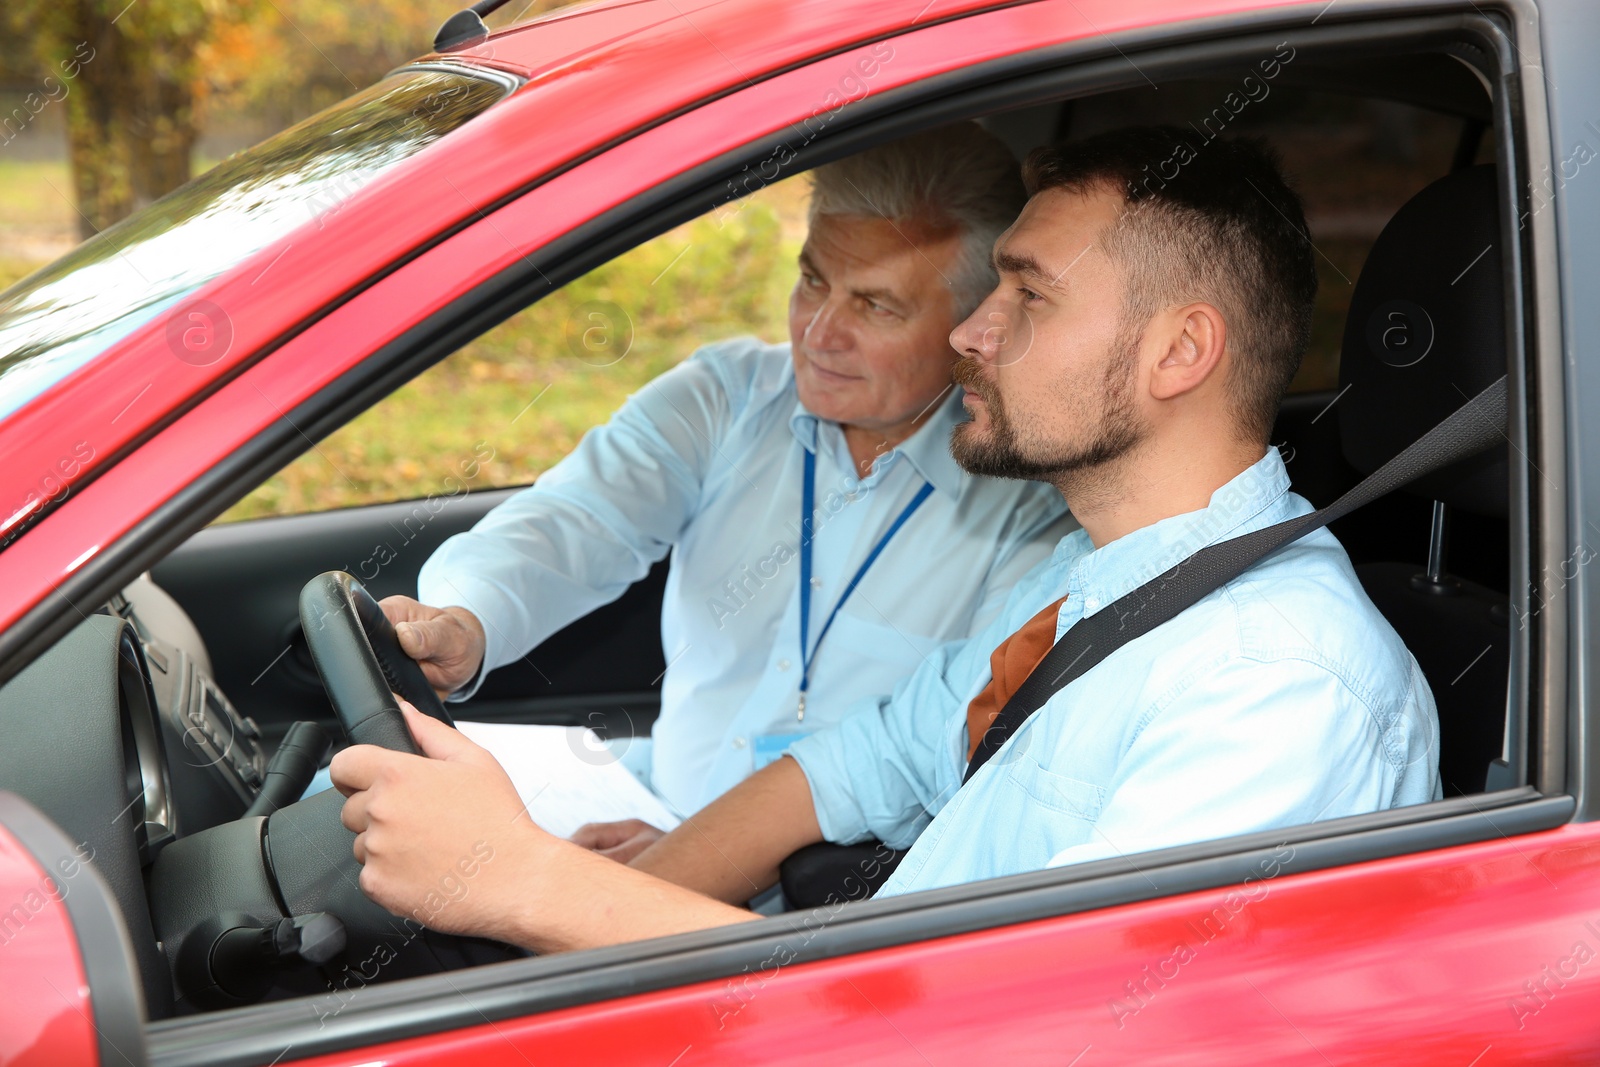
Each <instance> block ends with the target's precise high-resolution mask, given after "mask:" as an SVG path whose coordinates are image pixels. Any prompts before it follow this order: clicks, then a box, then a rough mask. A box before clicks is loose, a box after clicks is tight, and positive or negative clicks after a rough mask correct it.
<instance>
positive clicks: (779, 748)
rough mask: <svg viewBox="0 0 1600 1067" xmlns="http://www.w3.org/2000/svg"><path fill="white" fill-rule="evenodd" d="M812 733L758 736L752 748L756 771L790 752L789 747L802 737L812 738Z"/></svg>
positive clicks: (808, 731)
mask: <svg viewBox="0 0 1600 1067" xmlns="http://www.w3.org/2000/svg"><path fill="white" fill-rule="evenodd" d="M811 733H812V731H810V730H799V731H797V732H795V733H787V734H757V735H756V739H755V744H754V745H753V746H752V748H753V752H752V755H753V756H754V758H755V763H756V770H758V771H759V770H760V769H761V768H763V767H765V766H766V765H767V764H769V763H771V762H773V761H774V760H776V759H777V758H778V757H779V756H781V755H783V754H784V753H785V752H787V751H789V746H790V745H792V744H794V743H795V742H796V741H798V740H800V739H801V738H802V737H810V736H811Z"/></svg>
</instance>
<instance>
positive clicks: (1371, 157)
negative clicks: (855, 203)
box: [1071, 68, 1494, 393]
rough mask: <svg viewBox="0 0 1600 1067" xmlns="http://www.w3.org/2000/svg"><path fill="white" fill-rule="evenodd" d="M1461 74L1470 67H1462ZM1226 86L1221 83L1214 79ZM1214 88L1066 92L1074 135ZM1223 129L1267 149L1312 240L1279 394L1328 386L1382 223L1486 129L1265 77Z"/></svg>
mask: <svg viewBox="0 0 1600 1067" xmlns="http://www.w3.org/2000/svg"><path fill="white" fill-rule="evenodd" d="M1457 73H1459V74H1460V75H1461V76H1462V77H1470V75H1467V74H1466V73H1465V68H1463V69H1462V70H1461V71H1460V72H1457ZM1224 88H1226V86H1224ZM1218 98H1219V89H1218V83H1216V82H1211V81H1199V80H1196V81H1178V82H1169V83H1167V84H1164V85H1162V87H1161V91H1160V92H1159V93H1152V92H1151V91H1150V90H1149V89H1148V88H1144V89H1129V90H1125V91H1122V92H1115V93H1106V94H1104V95H1102V96H1097V97H1093V98H1090V99H1088V100H1082V101H1078V102H1077V104H1076V105H1075V108H1074V110H1073V112H1072V116H1071V132H1072V135H1073V136H1074V137H1080V136H1087V135H1088V134H1090V133H1093V132H1096V131H1098V130H1100V129H1111V128H1113V127H1116V126H1122V125H1127V124H1130V123H1133V122H1170V123H1174V124H1176V125H1179V126H1182V125H1183V124H1184V123H1185V122H1187V121H1191V120H1192V119H1193V117H1194V116H1195V115H1197V114H1205V112H1206V108H1207V107H1208V106H1209V105H1210V104H1211V103H1212V102H1214V101H1215V100H1216V99H1218ZM1230 118H1231V121H1230V123H1229V130H1230V131H1231V134H1232V135H1235V136H1249V137H1259V138H1262V139H1264V140H1266V141H1267V143H1268V144H1270V145H1271V146H1272V148H1273V149H1274V150H1275V151H1276V152H1277V153H1278V154H1279V156H1280V157H1281V158H1282V160H1283V165H1284V169H1285V171H1286V172H1287V174H1288V175H1289V178H1290V180H1291V182H1293V184H1294V186H1295V189H1296V191H1297V192H1299V193H1300V195H1301V197H1302V198H1303V199H1304V201H1305V208H1306V225H1307V227H1308V228H1309V229H1310V231H1311V240H1312V243H1313V245H1314V247H1315V250H1316V261H1317V278H1318V283H1319V284H1318V286H1317V303H1316V309H1315V311H1314V313H1313V317H1312V322H1311V340H1310V344H1309V345H1308V346H1307V349H1306V355H1305V359H1304V361H1303V362H1302V363H1301V365H1300V372H1299V374H1297V375H1296V376H1295V379H1294V381H1293V383H1292V384H1291V385H1290V386H1289V392H1290V393H1308V392H1318V391H1322V390H1331V389H1337V388H1338V387H1339V349H1340V347H1341V346H1342V344H1343V341H1344V324H1345V314H1346V312H1348V311H1349V309H1350V295H1351V293H1352V292H1354V290H1355V280H1356V279H1357V278H1358V277H1360V275H1361V267H1362V264H1364V263H1365V262H1366V260H1367V253H1368V252H1370V251H1371V250H1372V245H1373V242H1374V241H1376V240H1377V239H1378V234H1379V233H1380V232H1382V230H1383V227H1384V224H1385V223H1387V222H1388V221H1389V219H1390V218H1391V217H1392V216H1393V215H1394V213H1395V212H1396V211H1398V210H1399V209H1400V207H1401V205H1403V204H1404V203H1405V202H1406V201H1408V200H1410V199H1411V198H1412V197H1413V196H1415V195H1416V194H1417V193H1418V192H1420V191H1421V190H1422V189H1423V188H1424V187H1425V186H1427V185H1428V184H1429V183H1430V182H1432V181H1434V180H1435V179H1436V178H1438V177H1440V176H1441V175H1443V174H1446V173H1448V172H1449V171H1450V170H1451V169H1453V168H1452V161H1453V160H1454V159H1455V156H1456V153H1457V152H1458V151H1460V150H1461V146H1462V144H1463V139H1464V137H1473V138H1475V139H1476V141H1477V144H1476V150H1475V151H1474V150H1473V147H1472V145H1470V144H1469V146H1468V151H1469V152H1471V153H1472V158H1473V159H1474V160H1475V161H1476V162H1480V163H1484V162H1490V161H1492V160H1493V158H1494V156H1493V151H1492V149H1493V138H1491V137H1488V136H1481V138H1480V137H1478V135H1479V134H1481V132H1482V130H1481V128H1476V129H1475V130H1473V131H1467V130H1464V125H1465V124H1466V123H1465V120H1463V119H1462V118H1461V117H1459V116H1456V115H1451V114H1446V113H1443V112H1440V111H1434V110H1429V109H1426V108H1422V107H1415V106H1412V105H1410V104H1405V103H1400V102H1398V101H1393V100H1363V99H1359V98H1357V97H1354V96H1350V95H1348V94H1345V93H1333V92H1322V91H1317V90H1313V89H1307V88H1304V87H1301V86H1293V85H1281V84H1280V85H1276V86H1273V87H1271V89H1270V92H1268V93H1267V94H1266V95H1264V96H1263V97H1262V98H1261V99H1260V100H1259V101H1255V100H1253V101H1251V103H1250V104H1249V105H1248V106H1247V107H1245V108H1244V109H1243V111H1242V112H1241V113H1240V114H1239V115H1237V116H1236V117H1234V116H1230Z"/></svg>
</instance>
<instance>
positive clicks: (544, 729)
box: [456, 720, 679, 837]
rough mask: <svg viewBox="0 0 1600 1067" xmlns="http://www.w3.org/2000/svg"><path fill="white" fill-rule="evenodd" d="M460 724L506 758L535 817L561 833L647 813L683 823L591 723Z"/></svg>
mask: <svg viewBox="0 0 1600 1067" xmlns="http://www.w3.org/2000/svg"><path fill="white" fill-rule="evenodd" d="M456 726H457V727H459V728H460V730H461V732H462V733H463V734H465V735H466V736H467V737H468V738H469V739H470V740H472V741H475V742H477V743H478V744H480V745H482V746H483V747H484V748H486V749H488V750H489V752H490V754H491V755H493V756H494V758H495V759H496V760H498V761H499V762H500V766H502V767H504V768H505V770H506V774H508V775H509V776H510V777H511V782H512V784H513V785H515V786H516V787H517V794H518V795H519V796H521V797H522V802H523V803H524V804H526V805H527V806H528V814H529V815H530V816H532V817H533V821H534V822H536V823H538V824H539V825H540V826H541V827H543V828H544V829H545V830H546V831H547V832H549V833H552V834H555V835H556V836H557V837H571V836H572V834H573V833H574V832H575V831H576V830H577V829H578V827H580V826H582V825H583V824H584V823H586V822H615V821H617V820H619V819H642V820H644V821H645V822H647V823H649V824H650V825H651V826H654V827H655V828H656V829H658V830H671V829H672V828H673V827H675V826H677V825H678V822H679V820H678V818H677V816H675V815H673V814H672V812H670V811H668V810H667V807H666V805H665V804H663V803H662V802H661V799H660V798H659V797H657V796H656V795H655V794H654V793H652V792H650V790H648V789H646V788H645V787H644V785H643V783H641V782H640V781H639V779H637V778H635V777H634V776H633V772H631V771H629V770H628V769H627V768H626V767H624V766H623V765H622V764H621V762H619V761H618V759H617V757H616V755H615V754H614V753H612V751H611V750H610V749H609V748H607V747H606V743H605V742H604V741H602V740H600V737H599V735H598V734H596V733H595V732H594V731H593V730H591V729H589V728H588V727H587V726H539V725H531V724H527V723H498V722H461V721H459V720H458V721H457V722H456Z"/></svg>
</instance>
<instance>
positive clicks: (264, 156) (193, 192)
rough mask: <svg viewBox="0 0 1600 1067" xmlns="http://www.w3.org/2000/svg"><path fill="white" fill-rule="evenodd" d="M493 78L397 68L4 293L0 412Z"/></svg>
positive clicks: (491, 94) (401, 153)
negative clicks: (391, 73) (394, 72)
mask: <svg viewBox="0 0 1600 1067" xmlns="http://www.w3.org/2000/svg"><path fill="white" fill-rule="evenodd" d="M504 93H505V87H504V86H503V85H501V84H498V83H495V82H491V81H487V80H484V79H480V78H476V77H472V76H468V75H462V74H456V73H452V72H447V71H439V70H414V71H403V72H401V73H398V74H395V75H391V76H390V77H388V78H386V79H384V80H383V81H381V82H379V83H378V84H376V85H374V86H372V87H370V88H368V89H366V90H363V91H362V92H360V93H357V94H356V95H355V96H352V97H350V98H349V99H347V100H345V101H343V102H341V103H339V104H336V105H335V106H333V107H332V108H329V109H328V110H327V111H324V112H322V113H320V114H318V115H315V116H313V117H311V118H309V119H307V120H306V121H304V122H302V123H300V124H298V125H296V126H292V127H290V128H289V129H287V130H285V131H283V132H282V133H280V134H278V135H277V136H275V137H273V138H271V139H269V140H267V141H264V142H262V143H261V144H259V145H257V146H256V147H254V148H251V149H248V150H246V151H244V152H241V153H238V154H236V155H233V156H231V157H229V158H228V159H226V160H224V161H223V162H222V163H219V164H218V165H217V166H216V167H214V168H212V169H211V170H209V171H207V172H206V173H204V174H202V175H200V176H199V177H197V178H195V179H194V180H193V181H191V182H189V183H188V184H187V185H184V186H183V187H182V188H180V189H177V190H175V191H174V192H172V193H170V194H169V195H167V196H165V197H163V198H161V199H160V200H158V201H156V202H155V203H154V204H151V205H150V206H149V207H147V208H145V209H144V210H142V211H140V212H138V213H136V214H134V215H132V216H130V217H128V218H126V219H124V220H122V221H121V222H119V223H117V224H116V225H115V226H111V227H109V228H107V229H105V230H103V231H102V232H100V233H99V234H96V235H95V236H94V237H92V238H90V239H89V240H88V241H85V242H84V243H83V244H82V245H79V246H78V247H77V248H76V249H74V250H73V251H72V252H70V253H68V254H67V255H66V256H64V257H63V258H61V259H59V260H57V261H56V262H55V263H53V264H51V265H50V266H48V267H45V268H44V269H43V270H40V271H37V272H35V273H34V274H32V275H29V276H28V277H27V278H24V279H23V280H22V281H20V282H18V283H17V284H16V285H14V286H12V287H11V288H10V289H8V290H6V291H5V292H3V293H0V419H3V418H5V417H7V416H9V415H10V414H11V413H12V412H14V411H16V410H17V409H18V408H20V407H22V405H24V404H26V403H27V402H28V401H29V400H31V399H33V398H34V397H35V396H38V395H39V394H40V393H41V392H43V391H44V390H45V389H46V388H48V387H49V386H50V385H52V384H54V383H55V382H57V381H60V380H61V379H62V378H63V377H65V376H66V375H67V374H69V373H70V372H72V371H73V370H76V369H77V368H78V367H81V366H83V365H84V364H85V363H87V362H89V361H90V360H92V359H93V358H94V357H95V356H96V355H98V354H99V353H101V352H103V351H105V350H106V349H107V348H108V347H109V346H111V345H112V344H113V343H115V342H116V341H117V340H119V339H121V338H122V337H125V336H127V335H128V334H129V333H131V332H132V331H133V330H134V329H136V328H137V327H139V326H140V325H142V324H143V323H145V322H148V321H149V320H150V319H152V318H154V317H155V316H156V315H159V314H160V313H161V312H162V311H163V310H165V309H167V308H169V307H171V306H172V305H173V304H175V303H177V302H178V301H179V300H181V299H182V298H183V297H184V296H185V295H186V294H188V293H191V292H193V291H194V290H195V289H197V288H199V287H200V286H201V285H203V284H205V283H206V282H208V281H210V280H212V279H213V278H216V277H217V276H218V275H220V274H222V273H223V272H224V271H226V270H227V269H228V268H230V267H232V266H234V265H235V264H237V263H239V262H240V261H242V260H244V259H245V258H247V257H248V256H250V255H252V254H254V253H256V252H259V251H260V250H261V249H263V248H265V247H266V246H267V245H269V244H271V243H272V242H274V241H276V240H278V239H279V238H281V237H283V236H284V235H285V234H287V233H289V232H290V231H292V230H294V229H296V228H298V227H300V226H302V225H305V224H306V223H308V222H312V221H316V222H318V223H319V224H320V222H321V220H322V219H323V218H325V217H326V216H327V215H328V214H329V213H330V212H333V211H335V210H337V209H338V208H339V206H340V205H341V204H343V203H344V202H345V201H346V200H348V199H349V198H350V197H351V196H352V195H354V194H355V193H356V192H357V191H358V190H360V189H361V188H362V187H363V186H365V185H366V184H367V183H369V182H371V181H372V180H373V179H374V178H375V177H377V176H378V175H379V174H381V173H383V172H384V171H385V170H387V169H389V168H390V167H392V166H394V165H395V164H396V163H398V162H400V161H401V160H403V159H405V158H407V157H408V156H411V155H413V154H415V153H416V152H417V151H418V150H419V149H421V148H422V147H423V146H424V145H427V144H429V143H430V142H432V141H434V140H437V139H438V138H439V137H441V136H443V135H444V134H446V133H448V132H450V131H451V130H453V129H455V128H456V127H458V126H460V125H461V124H462V123H463V122H465V121H467V120H468V119H470V118H472V117H473V116H475V115H477V114H479V113H481V112H482V111H483V110H484V109H485V108H487V107H488V106H489V105H490V104H493V103H494V102H495V101H496V100H498V99H500V98H501V96H503V95H504Z"/></svg>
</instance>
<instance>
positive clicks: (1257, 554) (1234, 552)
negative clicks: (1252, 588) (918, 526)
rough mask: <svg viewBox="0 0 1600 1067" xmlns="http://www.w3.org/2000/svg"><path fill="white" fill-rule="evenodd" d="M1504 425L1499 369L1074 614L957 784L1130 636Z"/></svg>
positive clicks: (1479, 445)
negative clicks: (1304, 493) (1405, 441)
mask: <svg viewBox="0 0 1600 1067" xmlns="http://www.w3.org/2000/svg"><path fill="white" fill-rule="evenodd" d="M1505 425H1506V379H1505V377H1504V376H1502V377H1501V378H1500V379H1499V380H1498V381H1496V382H1495V383H1494V384H1493V385H1491V386H1489V387H1488V388H1487V389H1485V390H1484V391H1483V392H1481V393H1479V394H1478V395H1477V396H1475V397H1473V398H1472V399H1471V400H1469V401H1467V403H1466V404H1464V405H1462V406H1461V407H1460V408H1458V409H1457V410H1456V411H1455V413H1454V414H1452V415H1451V416H1450V417H1449V418H1447V419H1445V420H1444V421H1443V422H1441V423H1440V424H1439V425H1437V426H1435V427H1434V428H1433V429H1431V430H1429V431H1428V432H1427V433H1425V434H1423V435H1422V436H1421V437H1419V438H1417V440H1416V441H1414V442H1412V444H1411V445H1410V446H1409V447H1408V448H1406V449H1405V451H1403V452H1401V453H1400V454H1399V455H1397V456H1395V457H1394V458H1393V459H1391V460H1389V462H1387V463H1385V464H1384V465H1383V466H1381V467H1379V468H1378V469H1377V470H1375V471H1373V472H1372V473H1371V474H1369V475H1367V476H1366V477H1365V478H1363V479H1362V480H1361V482H1360V483H1359V484H1357V485H1356V486H1355V488H1353V489H1351V490H1350V491H1349V492H1347V493H1345V494H1344V495H1343V496H1341V497H1340V498H1339V499H1338V500H1336V501H1334V502H1333V503H1332V504H1329V505H1328V506H1327V507H1325V508H1323V509H1321V510H1320V511H1313V512H1312V513H1311V514H1309V515H1301V516H1299V517H1297V518H1293V519H1286V520H1284V521H1283V522H1280V523H1277V524H1275V525H1272V526H1268V527H1266V528H1264V529H1260V530H1255V531H1253V532H1251V533H1247V534H1244V535H1242V536H1239V537H1235V538H1231V539H1230V540H1227V541H1222V542H1220V543H1218V544H1215V545H1208V546H1207V547H1205V548H1202V549H1201V550H1200V551H1198V552H1196V553H1195V554H1194V555H1192V556H1190V557H1189V558H1188V559H1185V560H1183V561H1182V562H1180V563H1178V564H1177V565H1175V566H1174V567H1173V568H1172V569H1171V570H1169V571H1166V572H1165V573H1163V574H1159V575H1157V576H1156V577H1155V578H1152V579H1151V580H1150V581H1148V582H1146V583H1145V584H1143V585H1141V586H1140V587H1139V588H1137V589H1135V590H1133V591H1132V592H1131V593H1128V594H1126V595H1125V596H1123V597H1121V598H1119V599H1117V600H1115V601H1113V602H1112V603H1110V604H1108V605H1106V606H1105V607H1104V608H1102V609H1101V610H1099V611H1097V612H1095V613H1094V614H1093V615H1090V616H1088V617H1086V618H1083V619H1080V620H1079V621H1078V622H1077V623H1075V624H1074V625H1073V626H1072V628H1071V629H1069V630H1068V631H1067V632H1066V633H1064V634H1062V635H1061V638H1060V640H1058V641H1057V642H1056V643H1055V644H1054V645H1053V646H1051V649H1050V651H1049V652H1047V653H1045V657H1044V659H1042V660H1040V661H1039V665H1038V666H1037V667H1035V668H1034V669H1033V671H1032V673H1030V674H1029V675H1028V677H1027V678H1025V679H1023V682H1022V684H1021V685H1020V686H1018V687H1017V690H1016V692H1015V693H1013V694H1011V699H1010V700H1008V701H1006V705H1005V707H1003V708H1001V709H1000V714H999V715H997V716H995V720H994V723H993V724H992V725H991V726H990V727H989V729H987V730H986V731H984V734H983V739H982V740H981V741H980V742H979V744H978V750H977V751H976V752H975V753H973V756H972V761H971V762H970V763H968V764H967V773H966V776H965V777H964V778H962V780H961V781H962V785H965V784H966V783H967V782H970V781H971V780H972V776H973V775H975V774H977V773H978V770H979V769H980V768H981V767H982V766H983V765H984V764H985V763H987V762H988V761H989V760H990V758H991V757H993V756H994V754H995V753H996V752H998V751H1000V747H1001V746H1002V745H1004V744H1005V743H1006V740H1007V739H1008V738H1010V737H1011V735H1012V734H1014V733H1016V731H1017V729H1018V727H1020V726H1021V725H1022V724H1023V723H1024V722H1026V721H1027V719H1028V717H1029V716H1030V715H1032V714H1033V713H1034V712H1035V711H1038V710H1039V709H1040V708H1041V707H1043V706H1044V704H1045V702H1046V701H1048V700H1049V699H1050V698H1051V697H1052V696H1054V695H1055V694H1056V693H1058V692H1060V691H1061V690H1062V689H1063V688H1065V687H1066V686H1068V685H1071V684H1072V683H1073V682H1074V681H1076V680H1077V679H1079V678H1081V677H1083V675H1084V674H1086V673H1087V672H1088V671H1089V670H1090V669H1091V668H1093V667H1094V666H1095V665H1096V664H1098V663H1100V661H1101V660H1103V659H1105V658H1106V657H1107V656H1109V655H1111V653H1113V652H1115V651H1116V650H1117V649H1119V648H1121V647H1122V646H1123V645H1125V644H1127V643H1128V642H1129V641H1132V640H1134V639H1135V638H1138V637H1143V636H1144V635H1145V634H1147V633H1149V632H1150V631H1151V630H1154V629H1155V628H1156V627H1157V626H1160V625H1161V624H1162V623H1164V622H1168V621H1170V620H1171V619H1173V618H1176V617H1177V615H1178V614H1179V613H1181V612H1182V611H1183V610H1184V609H1185V608H1187V607H1190V606H1191V605H1193V604H1195V603H1197V602H1198V601H1200V600H1201V599H1203V598H1204V597H1206V596H1209V595H1210V594H1211V593H1212V592H1214V591H1216V590H1217V589H1220V588H1222V587H1223V586H1224V585H1226V584H1227V583H1228V582H1231V581H1232V580H1233V579H1235V578H1237V577H1239V575H1241V574H1243V573H1244V572H1245V571H1247V570H1249V569H1250V568H1251V567H1253V566H1254V565H1255V564H1256V563H1258V562H1260V561H1261V560H1262V559H1264V558H1266V557H1267V556H1270V555H1271V554H1272V553H1274V552H1276V551H1277V550H1278V549H1280V548H1282V547H1283V546H1285V545H1287V544H1289V543H1290V542H1291V541H1295V540H1297V539H1299V538H1301V537H1304V536H1305V535H1306V534H1308V533H1311V532H1313V531H1315V530H1320V529H1322V528H1323V527H1324V526H1326V525H1328V523H1330V522H1333V521H1334V520H1335V519H1339V518H1342V517H1343V516H1345V515H1347V514H1349V513H1350V512H1352V511H1354V510H1355V509H1356V508H1359V507H1361V506H1363V505H1365V504H1368V503H1370V502H1371V501H1373V500H1376V499H1378V498H1379V497H1381V496H1383V495H1384V494H1386V493H1389V492H1392V491H1393V490H1395V489H1398V488H1400V487H1401V486H1402V485H1405V484H1406V483H1407V482H1411V481H1414V480H1415V479H1417V478H1420V477H1422V476H1423V475H1425V474H1431V473H1433V472H1434V471H1436V470H1439V469H1440V468H1442V467H1446V466H1448V465H1450V464H1451V463H1455V462H1457V461H1458V460H1463V459H1467V458H1468V457H1470V456H1474V455H1477V454H1478V453H1479V452H1482V451H1484V450H1485V449H1487V448H1489V447H1491V446H1493V445H1496V444H1499V443H1500V442H1501V441H1504V440H1507V438H1506V436H1505Z"/></svg>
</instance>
